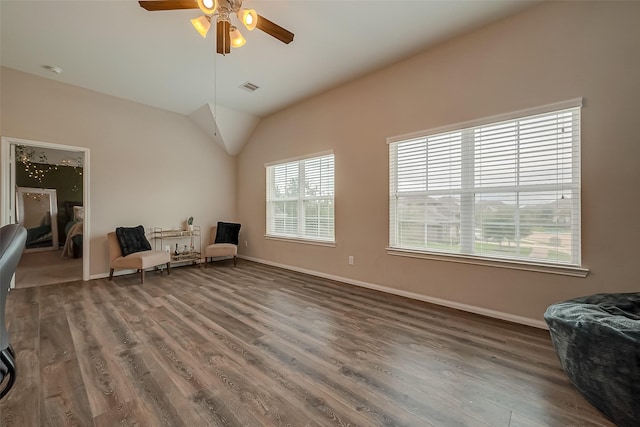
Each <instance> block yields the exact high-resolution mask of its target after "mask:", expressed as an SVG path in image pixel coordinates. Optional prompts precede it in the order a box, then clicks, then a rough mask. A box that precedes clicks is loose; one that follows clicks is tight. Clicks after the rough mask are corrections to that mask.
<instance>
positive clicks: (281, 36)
mask: <svg viewBox="0 0 640 427" xmlns="http://www.w3.org/2000/svg"><path fill="white" fill-rule="evenodd" d="M256 28H258V29H259V30H262V31H264V32H265V33H267V34H269V35H270V36H273V37H275V38H277V39H278V40H280V41H281V42H282V43H285V44H289V43H291V42H292V41H293V36H294V34H293V33H292V32H291V31H289V30H287V29H284V28H282V27H281V26H280V25H278V24H274V23H273V22H271V21H269V20H268V19H267V18H265V17H263V16H260V15H258V22H257V23H256Z"/></svg>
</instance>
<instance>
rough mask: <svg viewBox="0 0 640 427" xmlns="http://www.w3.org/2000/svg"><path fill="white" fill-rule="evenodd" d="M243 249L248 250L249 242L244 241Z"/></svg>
mask: <svg viewBox="0 0 640 427" xmlns="http://www.w3.org/2000/svg"><path fill="white" fill-rule="evenodd" d="M244 247H245V248H248V247H249V242H247V241H246V240H245V241H244Z"/></svg>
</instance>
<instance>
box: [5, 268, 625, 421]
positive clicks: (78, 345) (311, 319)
mask: <svg viewBox="0 0 640 427" xmlns="http://www.w3.org/2000/svg"><path fill="white" fill-rule="evenodd" d="M7 320H8V322H9V331H10V334H11V342H12V343H13V345H14V348H15V350H16V352H17V362H18V369H19V377H18V380H17V384H16V386H15V387H14V389H13V390H12V391H11V393H10V394H9V395H8V396H7V397H6V398H5V399H4V400H3V401H2V402H1V403H0V421H1V423H0V424H1V425H2V426H4V427H9V426H20V427H25V426H38V425H46V426H71V425H75V426H115V425H122V426H125V425H139V426H183V425H184V426H191V427H196V426H240V425H242V426H281V425H290V426H307V427H318V426H331V425H339V426H346V425H351V426H353V425H359V426H429V425H433V426H459V425H469V426H483V425H488V426H569V425H574V426H578V425H579V426H611V425H613V424H611V423H610V422H608V421H607V420H606V419H605V417H604V416H603V415H601V414H600V413H599V412H598V411H597V410H596V409H594V408H593V407H592V406H590V405H589V404H588V403H587V402H586V401H585V400H584V399H583V398H582V397H581V396H580V395H579V393H578V392H577V391H575V389H574V388H573V386H572V385H571V384H570V383H569V380H568V379H567V377H566V375H565V374H564V373H563V372H562V370H561V369H560V366H559V362H558V360H557V358H556V355H555V353H554V351H553V348H552V347H551V343H550V339H549V336H548V332H546V331H542V330H537V329H534V328H530V327H526V326H521V325H515V324H511V323H507V322H502V321H498V320H494V319H490V318H485V317H481V316H477V315H473V314H469V313H464V312H459V311H456V310H452V309H447V308H442V307H438V306H434V305H430V304H426V303H422V302H417V301H412V300H408V299H404V298H401V297H396V296H392V295H387V294H383V293H379V292H375V291H371V290H367V289H361V288H357V287H352V286H349V285H345V284H340V283H336V282H331V281H328V280H324V279H319V278H316V277H311V276H306V275H302V274H298V273H294V272H290V271H287V270H280V269H277V268H273V267H268V266H264V265H260V264H256V263H252V262H248V261H240V262H239V263H238V266H237V267H236V268H234V267H233V266H232V264H231V263H224V262H223V263H216V264H213V265H211V266H210V267H209V268H206V269H205V268H195V267H184V268H176V269H172V270H171V275H170V276H167V275H159V274H155V273H149V274H148V275H147V278H146V280H145V284H144V285H140V284H139V277H138V275H135V274H134V275H129V276H121V277H116V278H115V279H114V281H113V282H109V281H107V280H106V279H104V280H95V281H91V282H86V283H83V282H74V283H67V284H60V285H50V286H43V287H37V288H26V289H17V290H13V291H12V292H11V293H10V295H9V300H8V303H7Z"/></svg>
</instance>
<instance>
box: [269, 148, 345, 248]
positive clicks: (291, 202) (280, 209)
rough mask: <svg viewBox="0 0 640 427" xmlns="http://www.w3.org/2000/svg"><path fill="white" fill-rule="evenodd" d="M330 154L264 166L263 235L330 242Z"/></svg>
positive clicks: (332, 177)
mask: <svg viewBox="0 0 640 427" xmlns="http://www.w3.org/2000/svg"><path fill="white" fill-rule="evenodd" d="M333 187H334V156H333V153H331V154H322V155H319V156H314V157H310V158H305V159H302V160H296V161H288V162H284V163H278V164H272V165H267V235H268V236H274V237H287V238H300V239H306V240H317V241H325V242H334V240H335V236H334V198H333V197H334V190H333Z"/></svg>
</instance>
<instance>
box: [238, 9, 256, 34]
mask: <svg viewBox="0 0 640 427" xmlns="http://www.w3.org/2000/svg"><path fill="white" fill-rule="evenodd" d="M237 15H238V19H239V20H240V22H242V23H243V24H244V26H245V27H247V30H249V31H253V29H254V28H256V25H257V24H258V14H257V13H256V11H255V10H253V9H240V10H239V11H238V13H237Z"/></svg>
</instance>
